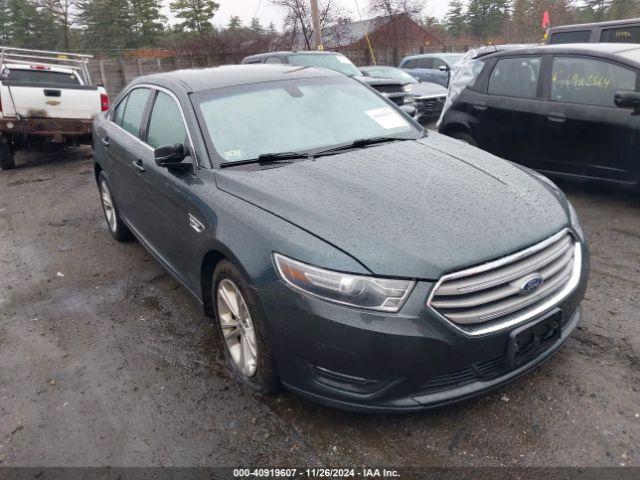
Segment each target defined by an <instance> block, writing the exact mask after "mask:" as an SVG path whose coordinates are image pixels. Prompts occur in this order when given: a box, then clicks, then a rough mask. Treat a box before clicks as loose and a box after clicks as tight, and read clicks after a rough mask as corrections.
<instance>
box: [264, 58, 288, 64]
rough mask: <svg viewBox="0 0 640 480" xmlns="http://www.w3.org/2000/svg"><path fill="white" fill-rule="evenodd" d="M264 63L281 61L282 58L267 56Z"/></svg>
mask: <svg viewBox="0 0 640 480" xmlns="http://www.w3.org/2000/svg"><path fill="white" fill-rule="evenodd" d="M264 63H283V62H282V59H281V58H279V57H269V58H267V59H266V60H265V62H264Z"/></svg>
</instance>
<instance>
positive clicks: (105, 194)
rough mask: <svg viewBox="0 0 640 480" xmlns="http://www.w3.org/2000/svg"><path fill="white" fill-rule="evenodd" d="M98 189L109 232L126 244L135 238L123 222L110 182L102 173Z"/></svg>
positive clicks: (99, 177)
mask: <svg viewBox="0 0 640 480" xmlns="http://www.w3.org/2000/svg"><path fill="white" fill-rule="evenodd" d="M98 189H99V190H100V200H101V203H102V211H103V212H104V218H105V220H106V221H107V226H108V227H109V232H111V235H112V236H113V238H115V239H116V240H117V241H118V242H126V241H129V240H131V239H132V238H133V235H132V234H131V230H129V228H128V227H127V226H126V225H125V224H124V223H123V222H122V219H121V218H120V215H119V214H118V209H117V208H116V202H115V201H114V199H113V194H112V193H111V188H110V187H109V182H108V181H107V178H106V177H105V176H104V174H103V173H102V172H100V175H99V176H98Z"/></svg>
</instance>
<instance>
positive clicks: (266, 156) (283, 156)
mask: <svg viewBox="0 0 640 480" xmlns="http://www.w3.org/2000/svg"><path fill="white" fill-rule="evenodd" d="M301 158H313V155H311V154H310V153H305V152H280V153H262V154H260V155H258V156H257V157H256V158H250V159H247V160H238V161H237V162H233V161H231V162H223V163H221V164H220V167H221V168H224V167H233V166H235V165H246V164H248V163H257V164H259V165H268V164H271V163H278V162H287V163H291V161H292V160H297V159H301Z"/></svg>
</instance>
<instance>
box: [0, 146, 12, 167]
mask: <svg viewBox="0 0 640 480" xmlns="http://www.w3.org/2000/svg"><path fill="white" fill-rule="evenodd" d="M15 166H16V161H15V159H14V158H13V152H11V147H10V146H9V144H8V143H0V168H1V169H2V170H11V169H13V168H15Z"/></svg>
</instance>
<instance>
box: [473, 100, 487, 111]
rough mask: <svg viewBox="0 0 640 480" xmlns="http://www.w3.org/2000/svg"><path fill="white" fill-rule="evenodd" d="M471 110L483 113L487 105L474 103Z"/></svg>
mask: <svg viewBox="0 0 640 480" xmlns="http://www.w3.org/2000/svg"><path fill="white" fill-rule="evenodd" d="M472 105H473V108H474V109H476V110H480V111H481V112H483V111H485V110H486V109H487V104H486V103H484V102H475V103H473V104H472Z"/></svg>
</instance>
